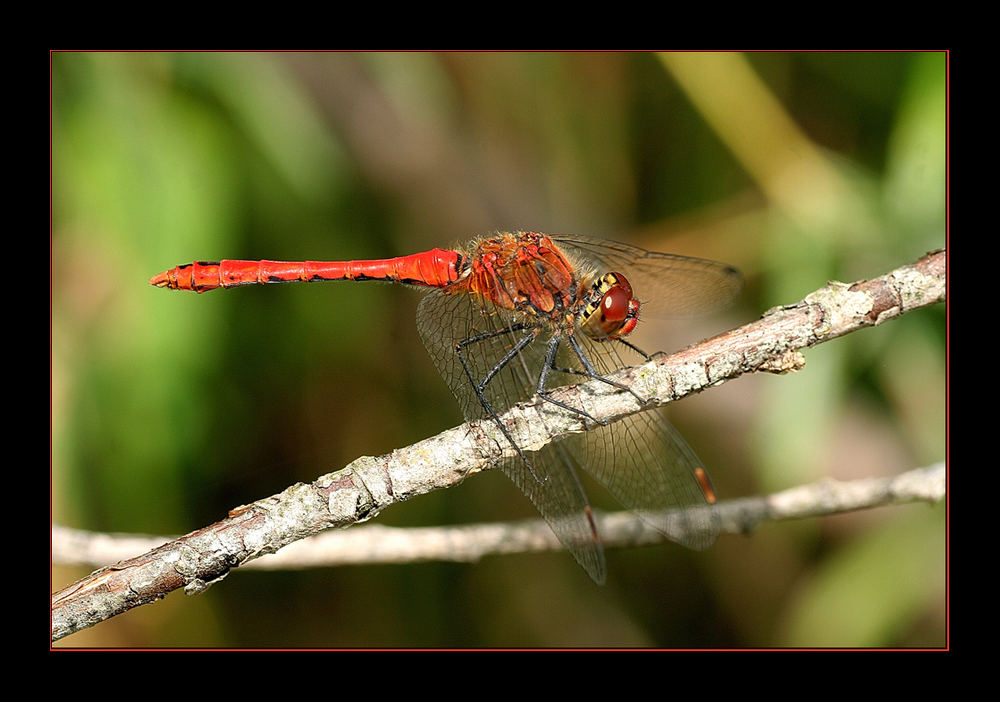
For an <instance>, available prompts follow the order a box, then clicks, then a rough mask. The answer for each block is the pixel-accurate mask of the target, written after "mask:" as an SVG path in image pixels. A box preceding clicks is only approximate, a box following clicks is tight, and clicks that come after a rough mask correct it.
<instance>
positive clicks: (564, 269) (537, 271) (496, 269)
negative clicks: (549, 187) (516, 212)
mask: <svg viewBox="0 0 1000 702" xmlns="http://www.w3.org/2000/svg"><path fill="white" fill-rule="evenodd" d="M469 267H470V270H469V273H468V275H467V277H466V278H465V279H464V281H463V282H464V284H465V286H467V287H468V289H469V290H470V291H472V292H475V293H478V294H479V295H480V296H481V297H483V298H484V299H486V300H488V301H490V302H492V303H493V304H494V305H496V306H497V307H500V308H502V309H506V310H511V311H516V312H522V313H525V314H528V315H531V316H534V317H540V318H548V319H551V320H553V321H554V320H556V319H559V318H561V317H562V316H563V315H564V314H566V313H567V312H571V311H572V310H574V309H575V308H577V307H578V306H579V304H580V301H581V297H582V295H581V285H580V282H579V280H578V278H577V277H576V275H574V272H573V267H572V265H571V264H570V262H569V261H567V260H566V257H565V256H564V255H563V254H562V252H560V251H559V249H557V248H556V247H555V246H553V245H552V243H551V242H550V241H549V239H548V237H546V236H544V235H542V234H518V235H514V234H498V235H497V236H495V237H493V238H490V239H485V240H483V241H481V242H480V243H479V245H478V246H477V247H476V251H475V253H474V254H473V255H472V256H470V257H469Z"/></svg>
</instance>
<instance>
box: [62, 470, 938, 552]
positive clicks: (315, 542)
mask: <svg viewBox="0 0 1000 702" xmlns="http://www.w3.org/2000/svg"><path fill="white" fill-rule="evenodd" d="M946 488H947V486H946V473H945V465H944V463H938V464H935V465H933V466H928V467H926V468H916V469H914V470H911V471H908V472H906V473H903V474H902V475H898V476H893V477H886V478H861V479H857V480H849V481H837V480H822V481H820V482H816V483H812V484H810V485H802V486H799V487H794V488H790V489H788V490H783V491H782V492H779V493H775V494H773V495H768V496H765V497H748V498H743V499H738V500H727V501H724V502H720V503H719V504H718V505H717V506H716V514H717V515H718V516H719V520H720V523H721V531H722V532H723V533H727V534H746V533H748V532H750V531H752V530H753V529H754V528H755V527H756V526H757V525H758V524H760V523H761V522H765V521H780V520H787V519H804V518H806V517H820V516H828V515H831V514H838V513H841V512H851V511H855V510H860V509H869V508H873V507H880V506H883V505H889V504H906V503H909V502H937V501H938V500H941V499H942V498H943V497H944V496H945V491H946ZM595 515H596V518H597V522H598V527H599V530H600V532H601V541H602V542H603V543H604V545H605V546H606V547H609V548H622V547H626V546H640V545H644V544H656V543H662V542H664V541H667V540H668V539H667V537H666V536H665V535H663V534H662V533H661V532H659V531H657V530H656V529H654V528H652V527H651V526H649V524H648V523H647V522H644V521H643V520H641V519H640V518H639V517H637V516H636V515H634V514H632V513H631V512H612V513H601V512H599V511H598V512H595ZM175 538H177V537H173V536H170V537H168V536H136V535H134V534H102V533H96V532H89V531H81V530H78V529H70V528H68V527H64V526H58V525H56V526H53V527H52V559H53V561H54V562H56V563H61V564H66V565H86V566H95V565H96V566H99V565H101V564H102V563H108V562H113V561H122V560H126V559H129V558H133V557H135V556H136V555H137V554H140V553H143V552H145V551H151V550H153V549H155V548H158V547H159V546H162V545H163V544H165V543H167V542H169V541H172V540H174V539H175ZM562 548H563V546H562V544H561V543H560V542H559V539H558V538H556V535H555V533H554V532H553V531H552V529H551V527H549V525H548V524H547V523H546V522H545V521H544V520H542V519H525V520H522V521H516V522H502V523H492V524H469V525H464V526H455V527H422V528H413V527H407V528H399V527H387V526H382V525H379V524H371V525H368V526H362V527H358V528H356V529H348V530H343V531H340V530H337V531H327V532H324V533H322V534H317V535H315V536H311V537H309V538H308V539H303V540H302V541H298V542H296V543H294V544H289V545H288V546H287V547H285V548H283V549H281V551H279V552H278V553H276V554H274V555H272V556H271V557H270V558H263V559H259V560H256V561H250V562H249V563H247V564H246V566H245V567H242V568H240V570H300V569H305V568H329V567H334V566H344V565H371V564H386V563H416V562H419V561H450V562H458V563H469V562H473V561H478V560H479V559H481V558H482V557H483V556H490V555H499V554H508V553H533V552H541V551H558V550H561V549H562Z"/></svg>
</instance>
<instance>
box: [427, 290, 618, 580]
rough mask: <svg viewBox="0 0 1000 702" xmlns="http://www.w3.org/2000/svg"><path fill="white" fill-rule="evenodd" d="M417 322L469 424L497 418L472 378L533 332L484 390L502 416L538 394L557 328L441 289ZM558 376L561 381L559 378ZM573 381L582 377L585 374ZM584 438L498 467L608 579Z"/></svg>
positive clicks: (596, 574)
mask: <svg viewBox="0 0 1000 702" xmlns="http://www.w3.org/2000/svg"><path fill="white" fill-rule="evenodd" d="M417 327H418V329H419V331H420V334H421V337H422V338H423V341H424V345H425V346H426V347H427V351H428V353H429V354H430V356H431V358H432V360H433V361H434V364H435V365H436V366H437V368H438V371H439V372H440V373H441V376H442V378H444V380H445V382H446V383H447V384H448V386H449V387H450V388H451V391H452V393H453V394H454V395H455V397H456V399H457V400H458V404H459V407H460V408H461V410H462V414H463V416H464V417H465V419H466V420H467V421H477V420H479V421H482V420H488V421H493V420H492V418H491V417H490V415H489V413H488V411H487V410H486V408H484V406H483V404H482V402H481V401H480V398H479V397H478V396H477V394H476V391H475V389H474V386H473V382H471V381H470V376H471V377H472V378H473V379H474V380H475V382H479V381H481V380H482V379H484V378H485V377H486V376H487V374H489V373H491V372H493V371H494V370H495V369H496V368H497V365H498V362H499V361H501V359H504V358H505V357H506V356H508V355H509V353H510V352H511V350H512V349H513V348H514V347H515V346H516V345H518V344H519V343H523V340H524V339H525V338H527V337H529V336H531V337H532V338H531V341H530V342H529V343H527V344H526V345H525V346H524V347H523V348H522V349H521V351H520V352H519V353H518V354H517V355H516V357H514V358H512V359H511V360H510V361H509V362H508V363H506V364H505V365H503V367H502V368H500V369H499V370H497V371H496V375H495V376H494V377H493V378H492V380H490V382H489V383H488V384H487V385H486V386H485V388H484V389H483V393H484V396H485V398H486V400H487V402H488V403H489V404H490V406H491V407H492V408H493V409H494V410H495V411H496V413H497V414H501V413H503V412H504V411H505V410H506V409H508V408H510V407H511V406H513V405H515V404H517V403H518V402H522V401H525V400H528V399H530V398H531V397H532V396H534V394H535V388H536V385H537V382H538V376H539V373H540V372H541V368H542V364H543V363H544V361H545V356H544V351H545V344H546V342H547V340H548V338H550V337H551V332H550V333H549V335H548V336H546V334H545V332H544V330H543V331H541V332H540V333H538V334H535V332H537V331H539V330H538V329H537V327H535V326H534V325H533V320H531V319H530V318H528V319H525V318H523V317H521V316H519V315H514V314H511V313H510V312H507V311H505V310H501V309H498V308H496V307H495V306H493V305H492V304H490V303H489V302H487V301H483V300H480V299H479V298H478V297H476V296H474V295H470V294H466V293H458V294H447V293H445V292H444V291H441V290H437V291H434V292H431V293H430V294H429V295H427V296H426V297H424V299H423V300H422V301H421V303H420V307H419V308H418V310H417ZM458 344H461V345H462V353H461V355H459V353H457V352H456V345H458ZM463 359H464V361H465V362H464V364H463V362H462V361H463ZM565 360H566V359H560V361H559V362H564V361H565ZM467 370H468V373H467ZM557 375H560V374H557ZM555 380H556V381H557V384H558V381H560V380H561V379H560V378H556V379H555ZM566 380H567V382H568V381H569V379H566ZM573 381H574V382H578V381H579V377H575V378H573ZM578 440H579V439H578V438H577V437H576V436H570V437H566V438H564V439H561V440H559V441H556V442H554V443H551V444H548V445H547V446H545V447H543V448H542V450H540V451H525V452H524V456H525V458H526V459H527V461H528V463H530V468H529V466H528V465H527V464H526V463H525V461H524V460H521V459H520V458H518V457H514V458H511V459H507V460H505V461H504V462H503V463H501V466H500V468H501V470H503V472H504V473H505V474H506V475H507V477H508V478H510V480H511V481H512V482H513V483H514V484H515V485H516V486H517V487H518V488H519V489H520V490H521V492H523V493H524V494H525V496H527V497H528V499H530V500H531V502H532V504H534V506H535V508H536V509H537V510H538V511H539V513H541V515H542V516H543V517H544V518H545V520H546V521H547V522H548V524H549V526H550V527H551V528H552V530H553V531H554V532H555V534H556V536H557V537H558V538H559V540H560V541H561V542H562V544H563V545H564V546H565V547H566V549H567V550H568V551H569V552H570V553H571V554H572V555H573V557H574V558H575V559H576V561H577V562H578V563H579V564H580V565H581V566H583V568H584V570H586V571H587V573H588V574H590V576H591V577H592V578H593V579H594V580H595V581H597V582H598V583H602V582H604V579H605V573H606V567H605V561H604V551H603V549H602V548H601V543H600V538H599V536H598V534H597V528H596V525H595V524H594V521H593V517H592V513H591V510H590V505H589V503H588V501H587V496H586V494H585V493H584V490H583V487H582V486H581V485H580V482H579V478H578V476H577V473H576V470H575V467H574V463H575V462H577V461H578V457H579V456H580V450H579V449H578V448H577V447H576V446H575V444H576V442H577V441H578ZM578 465H579V464H578V463H577V466H578Z"/></svg>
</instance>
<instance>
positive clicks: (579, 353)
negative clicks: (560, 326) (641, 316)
mask: <svg viewBox="0 0 1000 702" xmlns="http://www.w3.org/2000/svg"><path fill="white" fill-rule="evenodd" d="M622 343H623V344H625V345H626V346H628V347H629V348H631V349H635V350H636V351H637V352H639V353H640V354H642V355H644V356H645V355H646V354H644V353H643V352H642V351H639V349H637V348H636V347H635V346H632V344H630V343H628V342H627V341H623V342H622ZM569 345H570V346H571V347H573V352H574V353H575V354H576V357H577V358H578V359H579V360H580V363H581V365H583V368H584V370H582V371H572V370H570V371H569V372H572V373H576V374H577V375H583V376H586V377H587V378H590V379H591V380H598V381H600V382H602V383H607V384H608V385H610V386H611V387H615V388H618V389H619V390H625V391H626V392H628V394H630V395H631V396H632V397H634V398H635V399H636V401H637V402H638V403H639V404H641V405H645V404H646V403H648V402H649V400H646V399H643V398H641V397H639V395H638V394H636V392H635V390H633V389H632V388H630V387H629V386H628V385H623V384H622V383H617V382H615V381H614V380H611V379H610V378H607V377H605V376H603V375H601V374H600V373H598V372H597V370H596V369H595V368H594V365H593V364H592V363H591V362H590V359H589V358H587V353H586V352H585V351H584V350H583V347H582V346H580V342H579V341H578V340H577V338H576V337H575V336H573V335H570V337H569ZM646 358H647V360H648V359H649V356H646ZM556 370H562V369H556ZM567 370H568V369H567Z"/></svg>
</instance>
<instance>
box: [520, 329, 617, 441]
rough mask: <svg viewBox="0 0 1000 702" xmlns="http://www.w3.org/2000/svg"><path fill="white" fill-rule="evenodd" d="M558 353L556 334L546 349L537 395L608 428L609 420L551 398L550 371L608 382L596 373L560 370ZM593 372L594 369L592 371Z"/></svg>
mask: <svg viewBox="0 0 1000 702" xmlns="http://www.w3.org/2000/svg"><path fill="white" fill-rule="evenodd" d="M571 338H572V337H571ZM558 353H559V335H558V334H554V335H553V336H552V338H551V339H549V346H548V349H546V352H545V363H543V364H542V371H541V373H539V375H538V383H537V385H536V386H535V393H536V394H537V395H538V396H539V397H540V398H542V399H543V400H545V401H546V402H549V403H551V404H553V405H555V406H556V407H562V408H563V409H564V410H568V411H570V412H574V413H576V414H578V415H580V416H581V417H585V418H587V419H589V420H590V421H592V422H594V423H596V424H600V425H601V426H607V425H608V424H610V422H609V421H608V420H606V419H605V420H602V419H598V418H597V417H594V416H592V415H591V414H590V413H588V412H586V411H585V410H582V409H578V408H576V407H573V406H572V405H568V404H566V403H565V402H560V401H559V400H554V399H552V398H551V397H549V393H551V392H552V391H551V390H547V389H546V387H545V385H546V381H547V380H548V377H549V371H552V370H554V371H557V372H559V373H571V374H573V375H582V376H584V377H588V378H598V379H599V380H606V379H605V378H602V377H601V376H600V375H596V373H590V372H584V371H578V370H575V369H573V368H560V367H558V366H557V365H556V364H555V363H556V354H558ZM591 370H593V369H591ZM606 382H611V381H606Z"/></svg>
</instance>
